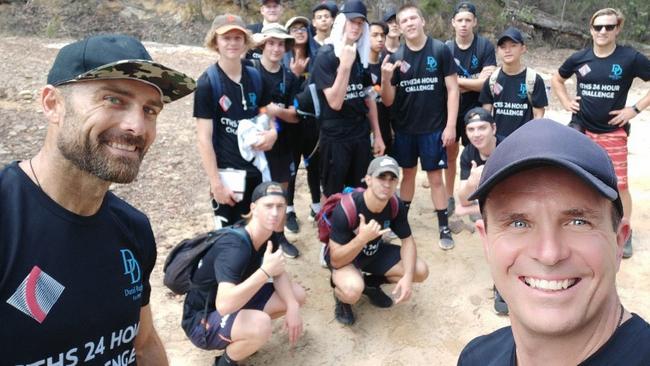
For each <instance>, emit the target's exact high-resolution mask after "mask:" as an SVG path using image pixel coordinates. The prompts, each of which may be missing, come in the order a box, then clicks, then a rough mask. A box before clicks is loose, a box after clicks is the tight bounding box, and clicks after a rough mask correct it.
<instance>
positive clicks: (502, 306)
mask: <svg viewBox="0 0 650 366" xmlns="http://www.w3.org/2000/svg"><path fill="white" fill-rule="evenodd" d="M493 291H494V311H496V312H497V314H499V315H508V304H506V301H505V300H504V299H503V297H501V294H500V293H499V291H498V290H497V288H496V287H494V288H493Z"/></svg>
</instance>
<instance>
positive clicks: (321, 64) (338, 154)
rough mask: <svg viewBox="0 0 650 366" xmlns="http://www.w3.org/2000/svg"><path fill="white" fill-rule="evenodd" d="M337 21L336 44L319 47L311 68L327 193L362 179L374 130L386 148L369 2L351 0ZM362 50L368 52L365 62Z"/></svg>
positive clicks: (377, 145) (380, 147)
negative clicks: (372, 69)
mask: <svg viewBox="0 0 650 366" xmlns="http://www.w3.org/2000/svg"><path fill="white" fill-rule="evenodd" d="M337 21H338V22H341V27H340V31H339V33H338V34H334V32H332V33H333V34H332V35H331V36H330V40H331V41H332V44H331V45H326V46H323V47H321V48H320V49H319V50H318V56H317V57H316V60H315V63H314V70H313V73H312V77H313V81H314V83H315V84H316V88H317V90H318V91H319V92H318V96H319V99H320V102H321V103H320V104H321V107H322V111H321V119H320V122H321V127H320V141H319V148H320V153H321V185H322V187H323V194H324V195H325V197H328V196H330V195H332V194H335V193H338V192H341V191H342V190H343V188H344V187H345V186H351V187H359V186H361V185H362V184H363V182H362V181H361V180H362V179H363V177H364V175H365V171H366V169H367V168H368V163H369V162H370V155H371V152H372V150H371V146H370V130H372V132H373V136H374V145H373V147H372V149H373V150H374V153H375V155H382V154H383V152H384V142H383V140H382V137H381V131H380V130H379V124H378V122H377V106H376V105H375V100H374V97H373V96H372V82H371V80H370V74H369V72H368V70H367V69H366V67H367V62H368V60H367V55H368V53H369V49H366V47H367V48H369V47H370V44H369V42H368V37H369V35H368V25H367V23H366V6H365V5H364V4H363V3H362V2H361V1H358V0H350V1H346V2H345V4H344V6H343V8H342V10H341V13H340V14H339V15H338V16H337V20H336V21H335V28H336V22H337ZM357 48H359V50H358V51H357ZM361 55H364V57H365V60H363V61H365V62H363V63H362V59H361ZM364 63H365V65H364ZM351 157H354V158H351Z"/></svg>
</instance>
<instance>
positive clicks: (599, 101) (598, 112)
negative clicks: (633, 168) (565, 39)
mask: <svg viewBox="0 0 650 366" xmlns="http://www.w3.org/2000/svg"><path fill="white" fill-rule="evenodd" d="M624 21H625V18H624V17H623V14H621V12H620V11H618V10H616V9H611V8H607V9H600V10H598V11H597V12H595V13H594V15H593V16H592V17H591V21H590V23H589V24H590V32H591V37H592V38H593V45H592V47H590V48H587V49H584V50H582V51H578V52H576V53H574V54H573V55H572V56H571V57H569V58H568V59H567V60H566V61H565V62H564V64H562V66H560V69H559V70H558V73H557V74H555V75H553V79H552V83H553V90H555V92H556V94H557V96H558V99H559V100H560V102H561V103H562V106H563V107H564V108H565V109H566V110H567V111H570V112H572V113H573V114H572V116H571V124H572V125H574V126H577V127H578V128H580V129H581V130H583V131H584V132H585V133H586V134H587V136H589V138H591V139H592V140H594V141H595V142H596V143H597V144H599V145H600V146H602V147H603V148H604V149H605V150H606V151H607V152H608V154H609V156H610V157H611V158H612V160H613V161H614V167H615V168H616V175H617V177H618V189H619V191H620V192H621V201H622V202H623V208H624V210H623V211H624V212H623V214H624V218H625V219H626V220H628V221H630V220H631V218H632V196H631V195H630V190H629V187H628V180H627V152H628V150H627V139H628V135H629V133H630V122H631V121H632V119H633V118H634V117H636V116H637V115H638V114H639V113H641V111H643V110H644V109H646V108H648V106H649V105H650V92H648V93H646V95H645V96H644V97H643V98H641V99H639V100H638V101H637V102H636V103H634V104H631V105H630V106H628V107H626V106H625V105H626V101H627V94H628V92H629V91H630V87H631V86H632V81H633V80H634V78H635V77H638V78H641V79H642V80H643V81H648V80H650V61H649V60H648V58H647V57H646V56H645V55H643V54H642V53H640V52H638V51H636V50H634V49H632V48H630V47H625V46H619V45H617V44H616V38H617V37H618V35H619V33H620V32H621V29H622V28H623V23H624ZM574 74H575V76H576V79H577V83H576V85H577V96H576V97H575V98H571V97H569V94H568V93H567V89H566V85H565V84H564V83H565V82H566V80H567V79H569V78H570V77H571V76H572V75H574ZM631 256H632V235H630V238H629V239H628V242H627V243H625V251H624V252H623V257H624V258H628V257H631Z"/></svg>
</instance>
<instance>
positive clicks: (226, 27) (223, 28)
mask: <svg viewBox="0 0 650 366" xmlns="http://www.w3.org/2000/svg"><path fill="white" fill-rule="evenodd" d="M233 29H236V30H240V31H242V32H244V33H245V34H246V36H248V35H249V31H248V29H246V28H244V27H242V26H241V25H237V24H227V25H224V26H221V27H219V28H217V29H215V30H214V32H215V33H216V34H218V35H220V36H221V35H224V34H226V33H228V32H230V31H231V30H233Z"/></svg>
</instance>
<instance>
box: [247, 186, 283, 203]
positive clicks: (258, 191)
mask: <svg viewBox="0 0 650 366" xmlns="http://www.w3.org/2000/svg"><path fill="white" fill-rule="evenodd" d="M266 196H282V197H284V199H285V200H286V199H287V195H286V193H285V192H284V188H282V186H281V185H280V183H277V182H262V183H260V184H259V185H258V186H257V187H255V189H254V190H253V194H252V196H251V202H256V201H257V200H258V199H260V198H262V197H266Z"/></svg>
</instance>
